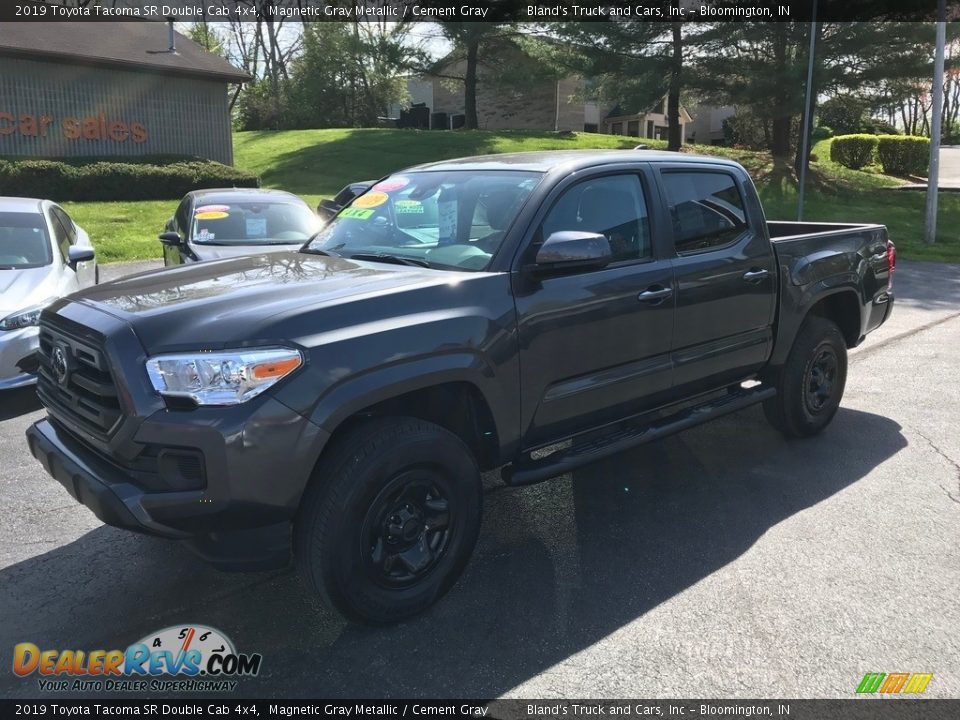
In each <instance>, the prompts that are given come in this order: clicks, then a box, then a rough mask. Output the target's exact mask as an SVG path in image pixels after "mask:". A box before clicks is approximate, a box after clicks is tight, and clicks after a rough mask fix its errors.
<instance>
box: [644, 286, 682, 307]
mask: <svg viewBox="0 0 960 720" xmlns="http://www.w3.org/2000/svg"><path fill="white" fill-rule="evenodd" d="M671 295H673V290H671V289H670V288H660V289H659V290H644V291H643V292H642V293H640V294H639V295H637V300H639V301H640V302H646V303H651V304H656V303H659V302H660V301H661V300H665V299H666V298H668V297H670V296H671Z"/></svg>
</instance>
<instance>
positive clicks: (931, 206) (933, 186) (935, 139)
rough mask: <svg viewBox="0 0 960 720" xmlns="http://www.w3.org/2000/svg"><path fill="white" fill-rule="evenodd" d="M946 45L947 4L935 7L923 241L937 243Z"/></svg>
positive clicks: (943, 3) (930, 243) (943, 1)
mask: <svg viewBox="0 0 960 720" xmlns="http://www.w3.org/2000/svg"><path fill="white" fill-rule="evenodd" d="M946 43H947V3H946V0H940V2H939V3H938V7H937V53H936V56H935V58H934V62H933V117H932V118H931V119H930V172H929V173H927V175H928V179H927V221H926V225H925V228H926V231H925V234H924V241H925V242H926V243H927V244H928V245H933V244H934V243H935V242H936V241H937V200H938V199H939V198H938V196H937V193H938V191H939V189H940V125H941V122H940V121H941V115H942V114H943V55H944V46H945V45H946Z"/></svg>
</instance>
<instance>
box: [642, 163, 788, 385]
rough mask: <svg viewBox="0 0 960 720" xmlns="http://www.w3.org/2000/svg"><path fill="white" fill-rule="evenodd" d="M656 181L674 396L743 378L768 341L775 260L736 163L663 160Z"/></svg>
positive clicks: (763, 355) (761, 359)
mask: <svg viewBox="0 0 960 720" xmlns="http://www.w3.org/2000/svg"><path fill="white" fill-rule="evenodd" d="M659 178H660V185H661V190H662V193H663V198H664V202H665V203H666V207H667V211H668V216H669V222H670V224H671V225H672V228H671V230H672V232H671V235H672V239H673V249H674V253H675V255H674V259H673V268H674V277H675V282H676V291H677V298H676V324H675V326H674V333H673V349H672V352H671V357H672V360H673V365H674V386H675V388H676V389H677V393H678V394H682V395H688V394H690V393H693V392H698V391H706V390H711V389H713V388H717V387H720V386H722V385H724V384H727V383H729V382H733V381H737V380H739V379H741V378H743V377H746V376H748V375H750V374H751V373H752V372H754V371H756V370H758V369H759V368H760V367H762V366H763V365H764V363H765V362H766V360H767V358H768V357H769V355H770V351H771V348H772V346H773V318H774V310H775V302H776V260H775V257H774V254H773V249H772V247H771V245H770V240H769V238H767V236H766V233H765V232H764V231H763V228H764V222H765V221H764V219H763V215H762V211H761V209H760V207H759V204H758V203H757V201H756V196H755V192H754V191H753V189H752V187H750V186H748V185H747V182H749V181H748V179H747V178H746V177H745V176H744V175H743V174H742V173H741V172H740V171H738V170H736V169H735V168H732V167H731V168H729V169H727V168H724V167H718V166H716V165H704V166H699V165H691V164H683V165H681V164H679V163H678V164H676V165H674V166H670V165H665V166H662V167H661V168H660V170H659Z"/></svg>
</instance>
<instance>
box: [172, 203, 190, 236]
mask: <svg viewBox="0 0 960 720" xmlns="http://www.w3.org/2000/svg"><path fill="white" fill-rule="evenodd" d="M189 212H190V200H183V201H182V202H181V203H180V205H179V207H177V212H176V213H175V214H174V216H173V224H174V227H173V228H172V229H173V231H174V232H178V233H180V235H181V237H182V236H184V235H186V234H187V229H188V228H189V227H190V220H189V218H188V216H187V215H188V213H189Z"/></svg>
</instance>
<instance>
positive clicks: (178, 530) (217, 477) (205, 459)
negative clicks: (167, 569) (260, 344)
mask: <svg viewBox="0 0 960 720" xmlns="http://www.w3.org/2000/svg"><path fill="white" fill-rule="evenodd" d="M250 405H251V406H253V407H249V408H248V407H246V406H244V405H240V406H235V407H231V408H198V409H196V410H193V411H174V410H161V411H158V412H156V413H154V414H153V415H151V416H149V417H147V418H145V419H143V421H142V422H141V423H140V425H139V426H138V428H137V430H136V432H135V434H134V436H133V438H132V439H131V440H130V442H128V443H126V444H127V445H130V446H135V447H137V446H138V447H140V448H142V449H143V452H142V453H141V457H140V458H138V459H137V460H136V461H135V462H134V463H132V464H130V465H124V464H121V463H122V462H124V461H122V460H121V459H120V456H113V455H110V454H108V453H104V452H103V451H101V450H98V449H95V448H94V447H93V445H92V444H91V443H89V442H88V441H87V438H84V437H83V436H82V435H80V434H78V433H77V432H76V431H75V430H71V429H68V427H67V426H65V425H64V424H62V423H61V422H60V421H59V420H58V419H57V418H56V417H51V418H48V419H44V420H40V421H38V422H36V423H35V424H34V425H33V426H31V427H30V428H29V429H28V430H27V442H28V444H29V446H30V452H31V453H32V454H33V456H34V457H35V458H37V460H39V461H40V462H41V464H42V465H43V466H44V468H45V469H46V470H47V472H48V473H49V474H50V475H51V476H53V477H54V479H56V480H57V481H58V482H59V483H60V484H61V485H63V486H64V487H65V488H66V489H67V492H69V493H70V494H71V495H72V496H73V497H74V498H75V499H76V500H77V501H78V502H80V503H81V504H83V505H85V506H87V507H88V508H89V509H90V510H92V511H93V513H94V514H95V515H96V516H97V517H98V518H100V519H101V520H102V521H103V522H105V523H107V524H108V525H114V526H116V527H121V528H126V529H128V530H134V531H137V532H143V533H148V534H151V535H157V536H161V537H167V538H195V539H196V538H204V537H206V538H208V539H209V537H210V536H212V535H217V534H220V535H223V534H228V533H231V532H237V531H247V530H253V529H258V528H264V527H267V526H272V525H278V524H283V523H286V524H287V525H289V522H290V520H291V519H292V518H293V516H294V514H295V513H296V510H297V507H298V506H299V503H300V496H301V495H302V493H303V489H304V487H305V486H306V483H307V481H308V480H309V478H310V475H311V473H312V470H313V466H314V464H315V462H316V459H317V457H318V456H319V454H320V451H321V450H322V448H323V446H324V444H325V443H326V439H327V438H328V435H327V433H326V432H324V431H323V430H321V429H320V428H319V427H317V426H316V425H314V424H313V423H311V422H310V421H309V420H307V419H306V418H304V417H302V416H301V415H299V414H297V413H295V412H294V411H292V410H290V409H289V408H287V407H286V406H285V405H282V404H281V403H279V402H277V401H275V400H273V399H272V398H269V397H263V398H257V399H256V400H254V401H251V403H250ZM166 450H172V451H175V452H182V451H184V450H186V451H189V452H191V453H194V456H195V457H198V458H200V463H201V464H202V467H203V473H202V481H199V482H198V483H197V486H196V487H187V488H177V487H174V486H173V482H172V481H171V480H170V476H169V475H167V474H165V471H164V469H163V468H164V466H163V464H162V463H156V464H151V465H150V468H151V469H150V471H146V470H145V469H144V468H145V467H147V465H148V464H147V462H146V461H145V460H144V457H146V456H149V455H152V456H153V457H156V456H157V455H158V453H159V455H160V457H162V453H163V452H164V451H166Z"/></svg>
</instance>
